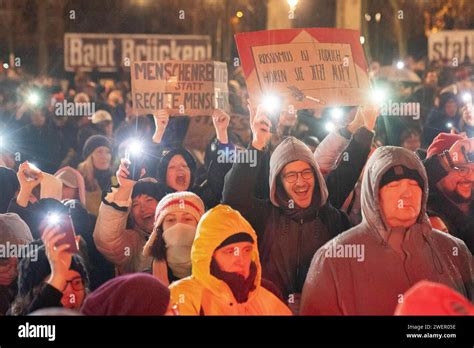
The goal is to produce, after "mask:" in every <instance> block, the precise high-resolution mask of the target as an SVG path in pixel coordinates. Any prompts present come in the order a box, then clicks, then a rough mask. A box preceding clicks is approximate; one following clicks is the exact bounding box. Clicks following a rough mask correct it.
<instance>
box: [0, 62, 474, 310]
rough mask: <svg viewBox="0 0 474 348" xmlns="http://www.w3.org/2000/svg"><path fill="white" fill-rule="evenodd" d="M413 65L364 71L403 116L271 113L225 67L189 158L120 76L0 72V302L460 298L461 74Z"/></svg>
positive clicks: (473, 131)
mask: <svg viewBox="0 0 474 348" xmlns="http://www.w3.org/2000/svg"><path fill="white" fill-rule="evenodd" d="M423 74H424V76H423V78H424V80H423V83H422V84H421V85H419V86H416V87H414V88H413V87H411V88H409V90H410V91H409V93H407V92H406V91H407V88H406V86H401V85H397V84H391V83H390V81H387V80H383V79H381V78H377V75H376V73H375V75H374V76H373V78H374V82H375V85H377V86H390V87H391V89H390V95H391V99H393V100H392V102H394V103H395V102H398V103H408V102H414V103H418V104H419V105H420V106H421V107H420V115H419V116H420V117H412V118H409V117H402V116H399V117H398V116H394V115H390V113H388V114H387V113H383V112H382V111H381V110H382V108H381V104H380V103H376V102H374V101H368V102H367V103H366V104H364V105H355V106H346V107H344V108H343V109H342V110H343V117H340V118H338V120H337V121H335V120H332V119H331V117H332V116H331V114H332V113H331V108H326V109H323V110H319V109H318V110H297V111H296V112H294V113H290V112H287V111H283V110H281V113H280V114H279V118H278V119H277V120H276V122H275V120H273V119H272V116H271V115H270V113H269V112H268V110H267V109H266V108H265V106H264V105H263V104H260V105H254V104H252V103H250V102H248V101H247V98H248V95H247V93H246V87H245V80H244V79H243V77H242V73H241V71H240V69H237V70H236V71H234V72H232V73H231V74H230V77H229V79H230V82H229V93H230V95H229V101H230V104H231V108H232V110H231V112H226V111H224V110H219V109H216V110H215V111H214V113H213V115H212V116H211V117H212V121H213V126H214V128H215V137H214V139H212V141H211V142H210V143H209V144H208V146H207V148H206V150H205V151H201V152H202V158H204V160H203V161H199V160H197V158H198V156H196V152H197V151H198V150H197V149H188V148H185V147H184V145H183V142H184V138H185V135H186V132H187V129H188V127H189V117H185V116H177V115H173V114H170V112H169V110H156V112H155V113H154V114H153V115H136V114H135V113H134V112H133V109H132V105H131V97H130V85H129V82H128V81H126V80H125V81H124V80H120V79H119V80H117V81H115V83H114V84H112V85H110V84H108V85H107V86H104V85H102V84H101V83H100V82H99V80H97V79H96V78H94V74H85V73H77V74H76V75H75V78H74V80H73V81H70V85H69V87H67V88H64V86H61V85H60V84H59V82H58V81H56V80H55V79H52V78H48V79H46V78H41V79H40V78H26V77H23V78H17V79H12V78H8V77H6V76H2V77H0V315H27V314H30V313H42V314H46V313H49V314H62V315H78V314H82V315H394V314H401V315H423V314H444V315H448V314H452V315H466V314H471V315H472V314H474V306H473V304H472V301H473V299H474V263H473V258H472V253H473V252H474V203H473V199H474V197H473V195H472V191H473V184H474V138H472V137H473V136H474V116H473V112H474V109H473V107H472V97H471V99H469V98H465V97H462V96H466V95H467V96H470V93H471V92H472V91H474V89H473V88H472V86H471V85H470V83H471V82H470V80H469V78H472V76H473V74H472V71H471V70H470V68H469V66H465V67H461V68H459V69H457V70H455V71H453V70H450V71H449V72H446V71H444V70H442V69H441V70H440V69H431V68H430V69H427V70H426V72H424V73H423ZM368 92H369V91H368ZM466 93H467V94H466ZM379 102H380V101H379ZM58 103H60V104H64V105H65V104H67V103H70V104H71V105H93V106H94V108H93V110H91V111H90V112H89V113H88V114H85V115H81V116H75V117H69V116H66V115H64V114H59V115H58V112H57V105H58ZM234 113H238V114H244V115H248V120H249V125H250V127H249V133H250V141H249V142H248V143H245V142H244V141H243V140H242V139H241V137H240V136H239V135H238V134H237V133H236V132H235V131H234V130H233V129H232V127H230V123H231V122H230V121H231V117H232V116H231V115H233V114H234ZM327 122H334V123H335V127H331V128H330V130H327V127H325V126H324V125H325V124H327ZM137 147H138V150H137ZM134 151H135V152H134ZM235 151H240V152H247V153H252V154H253V155H254V156H255V157H254V158H255V162H253V161H252V163H250V162H245V161H235V160H233V159H231V158H230V157H229V154H230V153H235ZM134 153H135V155H133V154H134ZM222 154H226V155H225V156H222ZM132 155H133V156H132ZM247 158H252V156H249V157H247ZM201 162H202V163H201ZM137 171H138V174H137ZM54 218H56V220H55V219H54ZM68 221H69V222H70V224H71V226H72V230H73V231H74V233H75V237H74V238H73V239H71V238H70V236H71V231H70V230H68V229H67V226H68ZM27 251H28V252H27ZM448 300H449V301H450V302H449V305H445V304H446V303H447V302H446V301H448ZM53 309H54V310H53Z"/></svg>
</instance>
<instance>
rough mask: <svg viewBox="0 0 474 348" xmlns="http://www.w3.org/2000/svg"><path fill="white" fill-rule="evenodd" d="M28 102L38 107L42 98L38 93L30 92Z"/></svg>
mask: <svg viewBox="0 0 474 348" xmlns="http://www.w3.org/2000/svg"><path fill="white" fill-rule="evenodd" d="M26 101H27V102H28V104H31V105H38V104H39V102H40V96H39V94H38V93H37V92H30V93H29V94H28V96H27V97H26Z"/></svg>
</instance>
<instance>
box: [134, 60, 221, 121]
mask: <svg viewBox="0 0 474 348" xmlns="http://www.w3.org/2000/svg"><path fill="white" fill-rule="evenodd" d="M130 73H131V78H132V102H133V109H134V112H135V114H137V115H145V114H152V113H154V112H155V111H156V110H159V109H168V111H169V112H170V115H172V116H179V115H181V116H184V115H186V116H206V115H211V114H212V112H213V110H214V109H215V108H219V109H222V110H226V111H227V110H228V109H229V93H228V88H227V65H226V64H225V63H222V62H213V61H205V62H203V61H200V62H192V61H173V60H170V61H156V62H152V61H142V62H133V64H132V66H131V69H130Z"/></svg>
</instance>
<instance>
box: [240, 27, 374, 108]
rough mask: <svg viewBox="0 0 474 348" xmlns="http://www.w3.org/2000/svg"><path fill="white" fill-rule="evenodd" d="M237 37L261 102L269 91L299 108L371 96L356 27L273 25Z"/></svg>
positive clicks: (247, 73) (249, 82)
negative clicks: (305, 27)
mask: <svg viewBox="0 0 474 348" xmlns="http://www.w3.org/2000/svg"><path fill="white" fill-rule="evenodd" d="M235 39H236V42H237V48H238V50H239V56H240V61H241V64H242V68H243V71H244V75H245V79H246V81H247V88H248V91H249V95H250V99H251V101H252V103H253V104H255V105H257V104H259V103H260V102H261V101H262V99H263V98H264V96H265V95H269V94H271V95H275V94H276V95H278V96H279V97H280V98H281V100H282V102H283V104H284V105H285V106H286V107H292V108H294V109H314V108H321V107H327V106H331V105H360V104H363V103H364V102H365V101H366V99H367V91H368V88H369V78H368V74H367V63H366V61H365V56H364V51H363V49H362V46H361V44H360V34H359V32H358V31H356V30H349V29H329V28H320V29H316V28H309V29H283V30H267V31H259V32H249V33H240V34H236V36H235Z"/></svg>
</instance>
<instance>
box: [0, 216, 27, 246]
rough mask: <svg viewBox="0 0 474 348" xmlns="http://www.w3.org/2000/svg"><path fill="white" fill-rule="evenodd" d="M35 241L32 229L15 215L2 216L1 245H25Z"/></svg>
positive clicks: (0, 218) (0, 219) (0, 228)
mask: <svg viewBox="0 0 474 348" xmlns="http://www.w3.org/2000/svg"><path fill="white" fill-rule="evenodd" d="M32 241H33V236H32V235H31V231H30V228H29V227H28V225H27V224H26V222H24V221H23V220H22V219H21V218H20V216H18V215H17V214H14V213H6V214H0V245H6V244H7V243H10V245H12V244H13V245H23V244H29V243H31V242H32Z"/></svg>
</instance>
